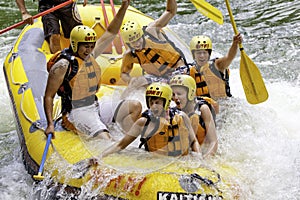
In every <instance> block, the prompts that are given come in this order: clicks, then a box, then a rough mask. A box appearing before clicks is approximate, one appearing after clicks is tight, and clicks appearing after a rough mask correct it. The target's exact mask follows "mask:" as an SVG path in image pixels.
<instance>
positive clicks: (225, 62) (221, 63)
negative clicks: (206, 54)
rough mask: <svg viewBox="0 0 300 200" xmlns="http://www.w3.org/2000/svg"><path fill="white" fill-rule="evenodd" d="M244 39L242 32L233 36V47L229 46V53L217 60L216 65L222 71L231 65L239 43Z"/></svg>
mask: <svg viewBox="0 0 300 200" xmlns="http://www.w3.org/2000/svg"><path fill="white" fill-rule="evenodd" d="M242 40H243V38H242V35H241V34H240V33H238V34H237V35H235V36H234V37H233V41H232V44H231V47H230V48H229V51H228V53H227V55H226V56H224V57H222V58H220V59H217V60H216V67H217V68H218V69H219V70H220V71H224V70H225V69H227V68H228V67H229V65H230V64H231V62H232V61H233V59H234V58H235V56H236V54H237V51H238V48H239V44H240V43H242Z"/></svg>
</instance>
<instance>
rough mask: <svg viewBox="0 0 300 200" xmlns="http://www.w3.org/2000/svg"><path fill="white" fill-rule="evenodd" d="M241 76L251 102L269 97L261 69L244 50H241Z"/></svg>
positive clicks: (255, 102)
mask: <svg viewBox="0 0 300 200" xmlns="http://www.w3.org/2000/svg"><path fill="white" fill-rule="evenodd" d="M240 77H241V81H242V85H243V88H244V91H245V95H246V98H247V101H248V102H249V103H251V104H258V103H262V102H264V101H266V100H267V99H268V97H269V95H268V91H267V89H266V86H265V83H264V81H263V79H262V76H261V74H260V71H259V69H258V68H257V67H256V65H255V64H254V63H253V61H252V60H251V59H250V58H249V57H248V56H247V54H246V53H245V52H244V51H241V62H240Z"/></svg>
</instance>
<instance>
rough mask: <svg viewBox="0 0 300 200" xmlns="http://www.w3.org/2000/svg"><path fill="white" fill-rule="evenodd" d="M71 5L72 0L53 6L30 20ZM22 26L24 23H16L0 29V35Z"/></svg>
mask: <svg viewBox="0 0 300 200" xmlns="http://www.w3.org/2000/svg"><path fill="white" fill-rule="evenodd" d="M71 3H73V0H69V1H66V2H64V3H61V4H59V5H57V6H54V7H53V8H50V9H48V10H45V11H44V12H41V13H38V14H36V15H34V16H33V17H32V18H33V19H36V18H38V17H41V16H43V15H46V14H48V13H51V12H53V11H55V10H57V9H60V8H62V7H64V6H66V5H69V4H71ZM22 24H25V21H21V22H18V23H16V24H14V25H12V26H9V27H7V28H5V29H2V30H1V31H0V34H2V33H5V32H7V31H9V30H11V29H13V28H16V27H18V26H21V25H22Z"/></svg>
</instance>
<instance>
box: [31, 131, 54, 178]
mask: <svg viewBox="0 0 300 200" xmlns="http://www.w3.org/2000/svg"><path fill="white" fill-rule="evenodd" d="M51 139H52V133H50V134H48V138H47V142H46V146H45V149H44V153H43V157H42V161H41V164H40V168H39V172H38V175H34V176H33V177H34V178H35V179H37V180H41V179H43V176H42V172H43V169H44V165H45V161H46V158H47V154H48V150H49V145H50V142H51Z"/></svg>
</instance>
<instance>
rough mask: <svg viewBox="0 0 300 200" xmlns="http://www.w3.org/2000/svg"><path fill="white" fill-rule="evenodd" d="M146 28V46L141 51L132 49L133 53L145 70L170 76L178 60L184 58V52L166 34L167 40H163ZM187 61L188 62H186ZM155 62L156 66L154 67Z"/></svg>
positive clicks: (148, 72)
mask: <svg viewBox="0 0 300 200" xmlns="http://www.w3.org/2000/svg"><path fill="white" fill-rule="evenodd" d="M143 30H144V36H143V37H144V44H143V45H144V46H145V47H144V48H143V49H142V50H141V51H136V50H132V51H131V54H132V55H133V56H134V57H136V58H137V59H138V62H139V64H140V65H141V67H142V68H143V72H146V73H147V74H152V75H155V76H168V75H170V74H171V73H172V72H173V71H174V70H175V68H176V67H179V66H176V65H177V62H178V61H179V60H181V59H183V60H184V62H185V59H184V56H183V54H182V52H181V51H180V50H179V49H178V48H176V47H175V45H174V44H173V42H171V41H170V40H169V39H168V38H167V36H166V35H165V34H163V36H164V37H165V39H166V41H161V40H158V39H157V38H155V37H154V36H152V35H151V34H150V33H148V32H147V31H146V26H145V27H143ZM185 63H186V62H185ZM153 64H154V66H155V67H153Z"/></svg>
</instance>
